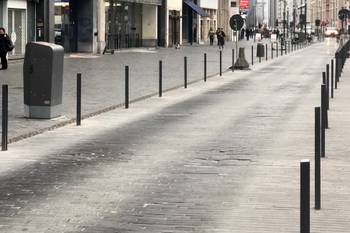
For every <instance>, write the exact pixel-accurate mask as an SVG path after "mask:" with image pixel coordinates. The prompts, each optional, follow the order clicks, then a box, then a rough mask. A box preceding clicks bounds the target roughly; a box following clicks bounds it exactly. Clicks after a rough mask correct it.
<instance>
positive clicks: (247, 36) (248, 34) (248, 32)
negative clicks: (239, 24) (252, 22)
mask: <svg viewBox="0 0 350 233" xmlns="http://www.w3.org/2000/svg"><path fill="white" fill-rule="evenodd" d="M245 37H246V38H247V40H249V37H250V29H247V30H245Z"/></svg>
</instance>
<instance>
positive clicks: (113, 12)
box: [105, 0, 161, 50]
mask: <svg viewBox="0 0 350 233" xmlns="http://www.w3.org/2000/svg"><path fill="white" fill-rule="evenodd" d="M160 5H161V1H160V0H105V32H106V37H105V41H106V47H107V48H108V49H112V50H113V49H121V48H132V47H154V46H157V42H158V41H157V37H158V31H157V30H158V26H157V25H158V6H160Z"/></svg>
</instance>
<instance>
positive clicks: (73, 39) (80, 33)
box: [55, 0, 94, 52]
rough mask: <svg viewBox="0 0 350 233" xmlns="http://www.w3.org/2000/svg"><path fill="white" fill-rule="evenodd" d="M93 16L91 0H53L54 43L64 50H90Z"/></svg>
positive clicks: (91, 45)
mask: <svg viewBox="0 0 350 233" xmlns="http://www.w3.org/2000/svg"><path fill="white" fill-rule="evenodd" d="M93 17H94V16H93V1H92V0H55V43H56V44H60V45H62V46H63V47H64V49H65V51H66V52H92V51H93Z"/></svg>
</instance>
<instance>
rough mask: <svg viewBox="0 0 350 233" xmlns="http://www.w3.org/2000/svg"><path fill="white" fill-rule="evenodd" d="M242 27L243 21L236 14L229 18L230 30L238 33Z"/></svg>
mask: <svg viewBox="0 0 350 233" xmlns="http://www.w3.org/2000/svg"><path fill="white" fill-rule="evenodd" d="M243 25H244V20H243V18H242V16H240V15H238V14H236V15H233V16H232V17H231V18H230V26H231V28H232V30H234V31H239V30H241V29H242V28H243Z"/></svg>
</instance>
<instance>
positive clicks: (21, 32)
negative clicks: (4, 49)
mask: <svg viewBox="0 0 350 233" xmlns="http://www.w3.org/2000/svg"><path fill="white" fill-rule="evenodd" d="M35 4H36V1H33V0H2V1H0V26H2V27H4V28H5V29H6V31H7V33H8V35H9V36H10V37H11V39H12V41H13V43H14V45H15V49H14V50H13V51H11V52H10V53H9V56H10V57H23V55H24V52H25V46H26V44H27V42H28V41H33V40H35Z"/></svg>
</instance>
